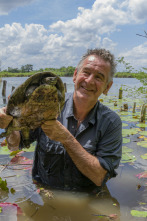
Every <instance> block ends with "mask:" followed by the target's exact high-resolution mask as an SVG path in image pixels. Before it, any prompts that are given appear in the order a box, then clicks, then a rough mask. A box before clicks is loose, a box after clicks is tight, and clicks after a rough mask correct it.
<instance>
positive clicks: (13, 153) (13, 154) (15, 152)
mask: <svg viewBox="0 0 147 221" xmlns="http://www.w3.org/2000/svg"><path fill="white" fill-rule="evenodd" d="M19 152H21V150H15V151H12V152H11V153H10V156H15V155H16V154H17V153H19Z"/></svg>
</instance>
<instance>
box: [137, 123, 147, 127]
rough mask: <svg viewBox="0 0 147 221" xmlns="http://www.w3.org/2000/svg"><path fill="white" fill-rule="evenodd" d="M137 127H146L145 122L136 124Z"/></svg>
mask: <svg viewBox="0 0 147 221" xmlns="http://www.w3.org/2000/svg"><path fill="white" fill-rule="evenodd" d="M136 126H137V127H147V124H145V123H140V124H136Z"/></svg>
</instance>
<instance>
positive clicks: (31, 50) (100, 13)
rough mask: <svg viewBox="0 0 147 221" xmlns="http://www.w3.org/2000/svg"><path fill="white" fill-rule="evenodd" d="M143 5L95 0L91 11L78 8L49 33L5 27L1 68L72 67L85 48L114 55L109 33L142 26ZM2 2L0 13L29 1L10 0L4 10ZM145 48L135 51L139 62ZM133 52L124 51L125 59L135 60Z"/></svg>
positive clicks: (139, 1) (38, 28)
mask: <svg viewBox="0 0 147 221" xmlns="http://www.w3.org/2000/svg"><path fill="white" fill-rule="evenodd" d="M32 1H33V0H32ZM145 1H146V0H126V1H123V2H122V4H121V3H118V1H117V0H112V1H109V0H96V1H95V2H94V4H93V6H92V8H91V9H84V8H82V7H79V8H78V10H79V13H78V15H77V17H76V18H74V19H71V20H67V21H65V22H63V21H57V22H56V23H53V24H52V25H50V26H49V30H47V29H45V27H44V26H43V25H39V24H27V25H25V26H24V27H22V25H21V24H19V23H13V24H12V25H8V24H7V25H5V26H4V27H2V28H0V56H1V57H0V60H1V61H2V67H4V68H7V67H8V66H10V67H16V66H21V65H25V64H27V63H31V64H33V65H34V67H35V68H40V67H49V66H52V67H61V66H68V65H74V66H75V65H76V64H77V62H78V59H79V57H81V55H82V54H83V53H84V52H85V51H86V49H88V48H95V47H105V48H107V49H110V50H111V51H112V52H114V51H115V48H116V46H117V44H116V43H115V42H113V41H112V39H111V33H113V32H114V31H118V30H119V29H120V27H121V26H124V25H125V24H135V23H140V22H143V21H144V19H146V14H145V13H144V11H145V9H144V8H146V4H145ZM5 2H6V1H4V0H3V1H1V2H0V6H3V12H4V11H5V12H8V11H9V10H11V9H12V8H13V7H14V6H15V7H16V6H22V5H23V4H28V3H29V2H31V1H30V0H26V1H24V0H14V1H13V3H12V5H11V4H10V2H12V1H10V0H8V5H7V6H6V3H5ZM133 2H135V4H133ZM14 3H15V4H14ZM144 4H145V6H144ZM4 6H5V7H4ZM1 10H2V9H1ZM146 47H147V46H146V44H144V45H142V47H141V46H138V47H137V50H139V53H140V58H141V56H143V55H141V53H142V52H143V51H146ZM134 51H135V48H134V49H132V50H130V51H128V52H127V53H126V55H125V57H128V58H129V57H130V58H131V59H132V60H133V59H137V58H136V57H135V56H134V55H135V54H134ZM141 51H142V52H141ZM132 53H133V55H132ZM145 55H146V52H145ZM122 56H123V55H122ZM141 62H143V60H142V61H141ZM138 64H139V62H138ZM141 64H142V63H141Z"/></svg>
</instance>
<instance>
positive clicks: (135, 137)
mask: <svg viewBox="0 0 147 221" xmlns="http://www.w3.org/2000/svg"><path fill="white" fill-rule="evenodd" d="M25 79H26V78H24V77H23V78H3V80H7V93H6V98H4V97H2V96H1V94H0V106H1V107H2V106H5V105H6V104H5V103H7V96H8V95H9V94H10V93H11V89H12V86H15V87H17V86H18V85H19V84H20V83H22V82H23V81H24V80H25ZM62 80H63V82H66V85H67V91H68V92H72V91H73V88H74V86H73V83H72V78H62ZM121 85H122V87H123V97H124V98H123V99H122V101H120V100H118V90H119V88H120V86H121ZM141 86H142V84H141V83H140V82H139V81H138V80H136V79H118V78H116V79H114V85H113V87H112V89H111V90H110V92H109V94H108V96H106V97H104V96H102V97H101V99H103V101H102V102H103V103H104V104H106V105H108V106H109V107H110V108H112V109H113V110H115V111H116V112H117V113H118V114H119V115H120V116H121V118H122V121H123V123H124V124H123V137H124V138H127V139H128V140H124V141H123V146H125V147H126V148H129V149H127V151H125V152H124V155H123V159H122V162H121V163H120V166H119V168H118V169H117V173H118V176H117V177H116V178H113V179H111V180H110V181H108V183H107V188H105V189H104V190H103V192H102V193H100V194H99V195H98V196H90V195H88V194H87V193H78V192H65V191H57V190H56V191H55V190H51V189H48V188H47V187H45V186H42V185H39V184H35V183H34V182H33V180H32V177H31V165H30V164H29V163H28V164H29V165H20V164H19V165H18V163H17V165H12V166H8V163H9V162H10V161H11V160H12V158H13V157H10V156H9V155H8V152H7V151H6V153H5V155H4V151H3V155H2V154H0V164H1V165H3V166H1V167H0V177H2V178H3V180H4V179H6V180H7V184H8V188H9V190H10V189H11V188H13V189H14V190H15V192H14V193H11V192H9V193H8V192H6V191H0V202H9V203H16V204H17V205H18V206H19V207H20V208H21V210H22V212H23V215H19V216H17V215H16V213H17V212H16V211H14V210H8V211H6V212H5V214H4V213H3V212H2V213H0V221H1V220H2V221H5V220H7V221H9V220H11V221H13V220H14V221H16V220H17V218H18V219H19V220H25V221H26V220H27V221H31V220H35V221H44V220H49V221H97V220H117V221H119V220H120V221H128V220H129V221H136V220H140V221H144V220H146V218H145V217H141V218H140V217H136V216H132V215H131V211H132V210H137V211H142V212H144V211H147V178H140V179H139V178H138V177H136V175H137V174H139V173H142V172H144V171H147V158H146V152H147V151H146V150H147V149H146V148H147V144H145V146H141V145H138V142H139V141H146V139H147V135H146V133H145V132H146V131H147V129H146V128H147V123H144V124H143V125H139V115H140V108H141V105H142V104H143V103H147V98H146V95H143V94H140V93H139V92H137V89H138V88H139V87H141ZM1 90H2V84H1V85H0V93H1ZM115 101H116V102H117V106H116V107H114V102H115ZM126 102H127V103H128V105H129V109H128V111H127V112H125V111H120V107H121V106H123V104H124V103H126ZM134 102H136V104H137V105H136V112H135V114H132V107H133V103H134ZM136 128H138V131H137V132H136V131H135V130H136ZM125 129H129V130H128V132H127V133H126V130H125ZM129 131H130V133H129ZM142 132H143V133H142ZM142 134H144V135H142ZM1 150H2V148H1V147H0V151H1ZM130 150H131V151H130ZM0 153H1V152H0ZM21 156H23V157H26V159H27V158H29V159H33V152H24V153H22V154H21ZM142 156H145V157H142ZM113 214H116V216H113ZM100 215H101V216H100Z"/></svg>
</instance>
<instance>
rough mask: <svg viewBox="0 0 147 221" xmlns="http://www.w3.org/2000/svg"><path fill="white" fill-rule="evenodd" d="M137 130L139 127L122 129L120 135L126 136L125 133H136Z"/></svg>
mask: <svg viewBox="0 0 147 221" xmlns="http://www.w3.org/2000/svg"><path fill="white" fill-rule="evenodd" d="M139 131H140V129H139V128H131V129H122V135H123V137H126V136H127V135H134V134H137V133H138V132H139Z"/></svg>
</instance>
